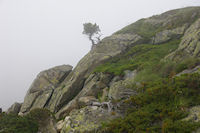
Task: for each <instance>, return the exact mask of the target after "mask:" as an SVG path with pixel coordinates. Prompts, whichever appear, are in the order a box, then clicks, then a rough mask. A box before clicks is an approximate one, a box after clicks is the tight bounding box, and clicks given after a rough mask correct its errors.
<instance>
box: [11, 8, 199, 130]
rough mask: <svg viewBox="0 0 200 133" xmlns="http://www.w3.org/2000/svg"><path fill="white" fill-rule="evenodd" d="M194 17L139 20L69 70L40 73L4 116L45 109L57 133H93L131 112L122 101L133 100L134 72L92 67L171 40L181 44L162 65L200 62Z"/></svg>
mask: <svg viewBox="0 0 200 133" xmlns="http://www.w3.org/2000/svg"><path fill="white" fill-rule="evenodd" d="M199 18H200V7H188V8H184V9H178V10H172V11H169V12H166V13H163V14H161V15H156V16H152V17H150V18H146V19H142V20H139V21H137V22H136V23H134V24H132V25H129V26H127V27H125V28H124V29H122V30H120V31H118V32H116V33H115V34H113V35H112V36H110V37H106V38H104V39H103V40H102V41H101V42H100V43H99V44H98V45H97V46H96V47H95V48H93V49H92V50H91V51H90V52H89V53H88V54H87V55H86V56H84V57H83V58H82V59H81V60H80V62H79V63H78V64H77V66H76V67H75V68H74V69H73V70H72V67H71V66H69V65H63V66H58V67H54V68H51V69H49V70H46V71H43V72H41V73H40V74H39V75H38V76H37V78H36V79H35V80H34V82H33V84H32V85H31V87H30V88H29V90H28V92H27V94H26V97H25V99H24V103H23V104H22V107H20V111H18V110H19V109H17V111H15V110H16V109H12V108H15V106H16V105H13V106H12V107H11V109H9V110H12V111H9V112H19V114H21V115H23V114H26V113H28V112H29V111H30V110H33V109H35V108H46V109H48V110H50V111H51V112H53V113H54V114H55V117H56V119H62V120H60V121H58V122H57V124H56V127H57V131H58V132H61V133H76V132H81V133H87V132H88V133H89V132H97V131H98V129H99V128H100V127H101V124H102V122H105V121H109V120H112V119H114V118H118V117H123V116H124V114H125V112H126V110H127V109H128V108H129V107H130V105H129V104H128V103H125V101H126V100H127V99H128V98H129V97H130V96H134V95H137V91H135V90H133V89H131V88H129V85H130V84H131V83H132V82H133V81H134V80H135V76H136V75H137V73H138V71H139V70H137V69H135V70H124V75H114V74H112V73H103V72H94V70H95V68H96V67H97V66H99V65H100V64H103V63H106V62H107V61H109V60H110V59H112V58H113V57H117V56H119V55H123V54H125V53H126V52H127V51H128V49H129V48H131V47H133V46H135V45H140V44H143V43H146V44H153V45H162V44H164V43H166V42H169V41H170V40H173V39H180V40H181V43H180V44H178V48H177V49H176V50H175V51H172V52H171V53H170V54H169V55H166V56H165V60H175V61H179V60H184V59H185V58H187V57H190V56H191V57H194V58H199V57H200V55H199V54H200V40H199V37H200V19H199ZM180 19H181V20H180ZM179 20H180V21H179ZM146 30H148V31H147V32H146ZM150 30H151V32H150ZM144 32H145V33H144ZM186 71H187V72H188V73H192V72H194V71H195V72H196V71H197V72H199V67H198V66H197V67H196V68H193V69H188V70H185V71H183V72H182V74H183V73H186ZM179 75H180V74H179ZM194 109H195V108H194ZM191 110H192V109H191ZM195 110H197V111H198V109H195ZM191 117H193V116H191ZM54 126H55V125H54Z"/></svg>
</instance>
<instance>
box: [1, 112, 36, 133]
mask: <svg viewBox="0 0 200 133" xmlns="http://www.w3.org/2000/svg"><path fill="white" fill-rule="evenodd" d="M37 131H38V124H37V122H36V121H35V120H33V119H32V118H30V117H27V116H24V117H22V116H17V115H14V114H5V113H2V114H0V133H36V132H37Z"/></svg>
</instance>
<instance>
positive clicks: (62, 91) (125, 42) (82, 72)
mask: <svg viewBox="0 0 200 133" xmlns="http://www.w3.org/2000/svg"><path fill="white" fill-rule="evenodd" d="M141 40H142V38H141V37H140V36H138V35H137V34H131V35H130V34H122V35H120V34H119V35H112V36H111V37H107V38H105V39H103V40H102V41H101V42H100V43H99V44H98V45H97V46H96V47H95V48H94V49H92V50H91V51H90V52H89V53H88V54H87V55H86V56H85V57H83V58H82V59H81V60H80V62H79V63H78V64H77V66H76V68H75V69H74V70H73V71H72V73H71V74H70V75H69V76H67V78H66V79H65V81H64V82H63V85H64V86H65V87H58V88H56V89H55V91H54V93H53V95H52V99H53V100H50V102H49V104H48V108H49V109H50V110H51V111H52V112H58V111H59V110H60V109H61V108H63V107H64V106H65V105H67V103H69V102H70V101H71V100H72V99H73V98H74V97H75V96H76V95H77V94H78V93H79V92H80V91H81V90H82V88H83V86H84V82H85V80H86V79H87V78H88V77H89V75H90V74H91V72H92V71H93V70H94V68H95V67H97V66H98V65H99V64H101V63H102V62H105V61H106V60H108V59H110V58H112V57H114V56H117V55H119V54H120V53H122V52H124V51H125V50H126V49H127V48H128V47H130V46H132V45H135V44H136V43H138V42H139V41H141Z"/></svg>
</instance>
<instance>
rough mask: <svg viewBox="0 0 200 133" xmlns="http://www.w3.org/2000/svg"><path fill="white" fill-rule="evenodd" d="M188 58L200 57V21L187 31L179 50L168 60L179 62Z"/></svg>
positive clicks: (170, 55)
mask: <svg viewBox="0 0 200 133" xmlns="http://www.w3.org/2000/svg"><path fill="white" fill-rule="evenodd" d="M188 57H197V58H199V57H200V19H198V20H197V21H196V22H195V23H194V24H192V25H191V26H190V27H189V28H188V29H187V30H186V32H185V34H184V36H183V38H182V41H181V43H180V44H179V48H178V49H177V50H176V51H175V52H173V53H171V54H169V55H168V56H167V57H166V58H167V59H172V60H177V61H178V60H183V59H185V58H188Z"/></svg>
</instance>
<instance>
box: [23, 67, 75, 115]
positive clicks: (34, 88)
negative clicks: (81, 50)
mask: <svg viewBox="0 0 200 133" xmlns="http://www.w3.org/2000/svg"><path fill="white" fill-rule="evenodd" d="M71 71H72V66H69V65H62V66H57V67H54V68H51V69H49V70H45V71H43V72H41V73H40V74H39V75H38V76H37V78H36V79H35V80H34V82H33V83H32V85H31V87H30V89H29V90H28V92H27V94H26V97H25V99H24V103H23V104H22V107H21V110H20V112H21V113H25V112H28V111H30V110H31V109H34V108H44V107H45V106H46V104H47V103H48V102H49V100H50V99H51V96H52V94H53V92H54V90H55V88H56V87H58V85H59V84H60V83H61V82H62V81H63V80H64V79H65V78H66V76H67V75H68V74H69V73H70V72H71Z"/></svg>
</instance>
